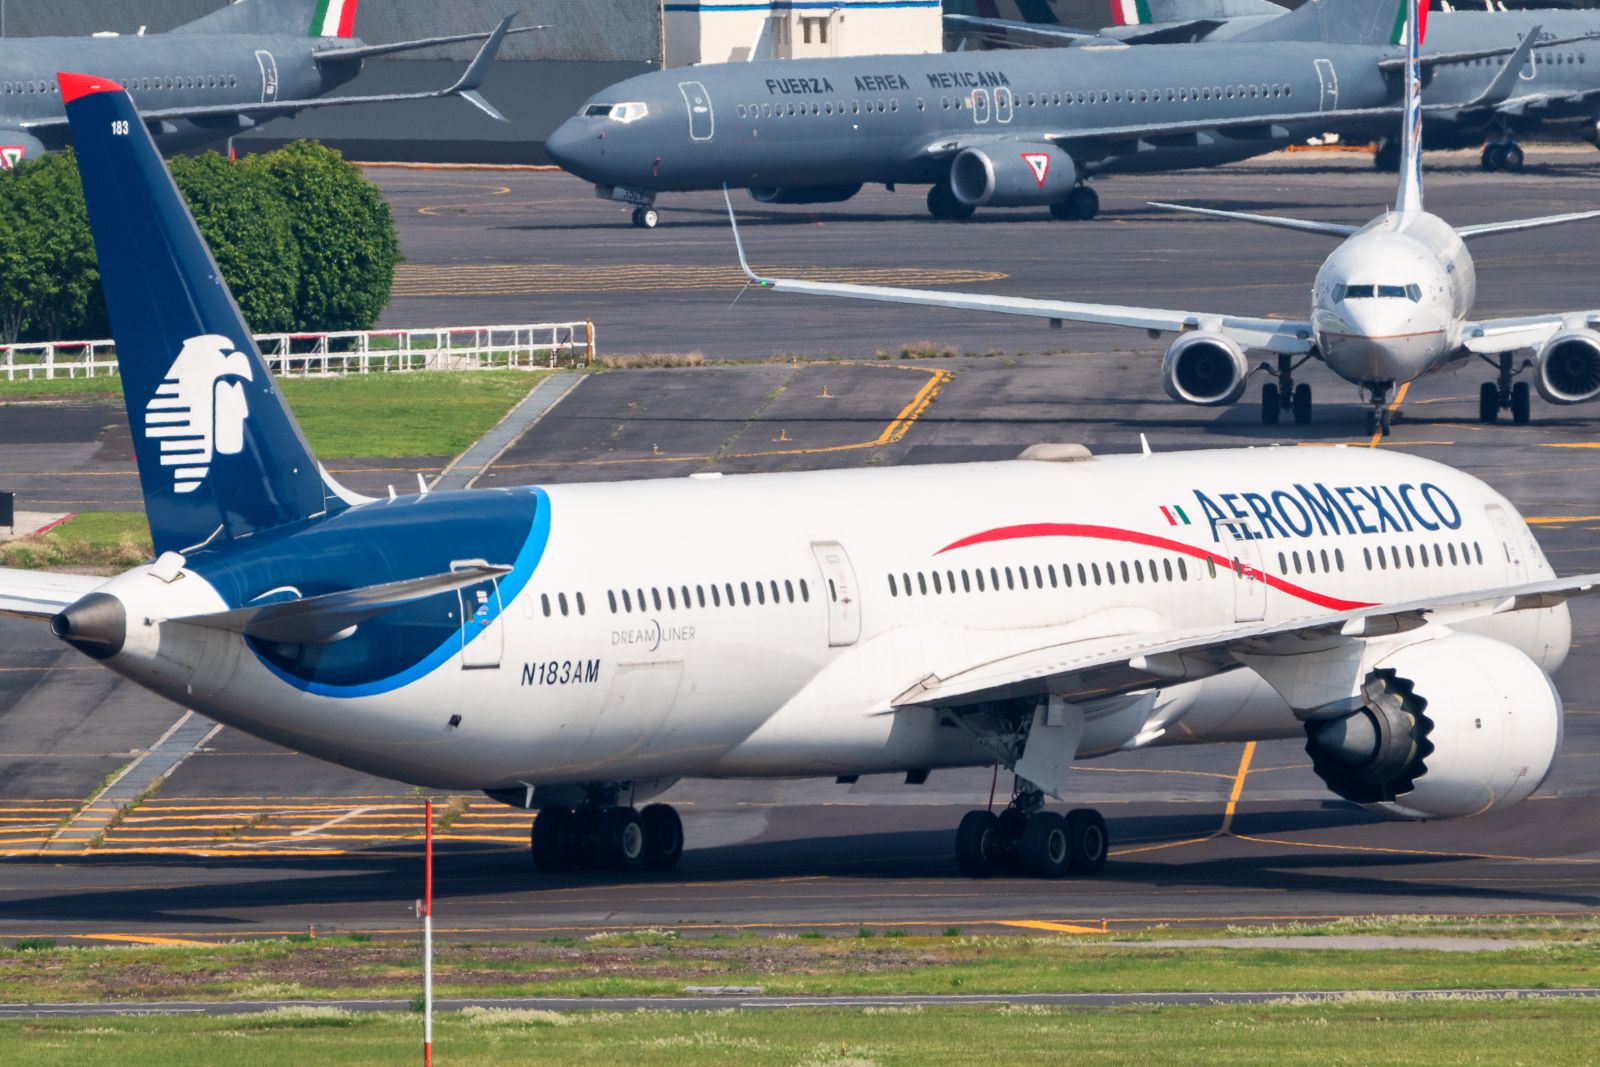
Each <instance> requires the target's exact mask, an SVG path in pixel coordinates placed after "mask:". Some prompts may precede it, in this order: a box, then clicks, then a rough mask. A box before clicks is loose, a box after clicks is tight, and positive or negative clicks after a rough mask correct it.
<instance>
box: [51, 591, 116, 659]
mask: <svg viewBox="0 0 1600 1067" xmlns="http://www.w3.org/2000/svg"><path fill="white" fill-rule="evenodd" d="M50 632H51V633H53V634H55V635H56V636H57V637H59V638H60V639H61V640H63V641H65V642H66V643H67V644H69V645H71V646H72V647H73V648H75V649H77V650H78V651H79V652H82V653H83V654H84V655H86V656H90V657H93V658H94V659H110V658H111V657H112V656H115V655H116V654H117V653H118V652H121V651H122V644H123V642H124V641H125V640H127V636H128V612H127V609H125V608H124V607H123V606H122V601H120V600H118V599H117V598H116V597H114V596H112V595H111V594H110V593H90V594H89V595H88V596H86V597H84V598H83V599H81V600H79V601H77V602H75V603H73V604H69V605H68V606H67V607H66V608H65V609H63V610H62V611H61V613H60V614H58V615H55V616H53V617H52V618H51V619H50Z"/></svg>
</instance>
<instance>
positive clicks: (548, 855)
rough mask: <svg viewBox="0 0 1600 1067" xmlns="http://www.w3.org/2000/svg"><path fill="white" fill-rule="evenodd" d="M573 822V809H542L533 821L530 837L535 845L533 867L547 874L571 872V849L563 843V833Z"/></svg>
mask: <svg viewBox="0 0 1600 1067" xmlns="http://www.w3.org/2000/svg"><path fill="white" fill-rule="evenodd" d="M571 821H572V809H571V808H540V809H539V814H538V816H537V817H535V818H534V820H533V829H532V830H531V831H530V835H529V836H530V837H531V839H532V844H533V865H534V866H535V867H537V868H539V870H541V871H543V872H545V873H546V874H554V873H555V872H557V871H565V870H570V869H571V868H572V866H573V862H572V861H573V857H572V855H571V849H570V848H568V847H567V845H566V844H565V842H563V841H562V831H563V830H565V829H566V828H567V826H568V825H569V824H570V823H571Z"/></svg>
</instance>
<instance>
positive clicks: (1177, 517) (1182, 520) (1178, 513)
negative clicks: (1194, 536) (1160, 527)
mask: <svg viewBox="0 0 1600 1067" xmlns="http://www.w3.org/2000/svg"><path fill="white" fill-rule="evenodd" d="M1161 514H1162V515H1164V516H1165V517H1166V520H1167V525H1168V526H1188V525H1189V516H1188V515H1186V514H1184V510H1183V508H1181V507H1179V506H1178V505H1177V504H1174V505H1172V506H1171V507H1170V508H1169V507H1167V506H1165V505H1162V508H1161Z"/></svg>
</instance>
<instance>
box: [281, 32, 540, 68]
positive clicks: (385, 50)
mask: <svg viewBox="0 0 1600 1067" xmlns="http://www.w3.org/2000/svg"><path fill="white" fill-rule="evenodd" d="M549 28H550V27H549V26H518V27H517V28H516V29H514V30H507V31H506V36H507V37H513V36H515V35H517V34H519V33H532V32H534V31H535V30H547V29H549ZM492 36H494V31H493V30H481V31H479V32H478V33H453V34H451V35H449V36H448V37H420V38H418V39H417V40H414V41H396V42H395V43H393V44H364V45H360V46H359V47H355V48H322V49H318V50H317V51H315V52H312V53H311V58H312V59H314V60H316V61H317V62H318V63H343V62H348V61H349V60H352V59H371V58H372V57H373V56H388V55H393V54H394V53H396V52H415V51H417V50H419V49H422V48H437V47H439V46H440V45H447V44H461V43H463V42H465V41H481V40H484V39H485V38H487V37H492Z"/></svg>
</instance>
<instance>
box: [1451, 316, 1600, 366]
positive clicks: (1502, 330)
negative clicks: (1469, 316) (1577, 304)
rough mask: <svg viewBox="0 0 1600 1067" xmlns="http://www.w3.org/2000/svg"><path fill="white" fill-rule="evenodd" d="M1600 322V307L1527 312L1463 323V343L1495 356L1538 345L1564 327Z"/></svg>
mask: <svg viewBox="0 0 1600 1067" xmlns="http://www.w3.org/2000/svg"><path fill="white" fill-rule="evenodd" d="M1597 324H1600V309H1597V310H1594V311H1576V312H1567V313H1565V314H1549V315H1527V316H1523V317H1521V318H1510V319H1483V320H1481V321H1478V322H1467V323H1464V324H1463V327H1462V331H1463V332H1462V335H1461V346H1462V347H1463V348H1465V349H1466V350H1467V351H1468V352H1475V353H1477V354H1478V355H1483V356H1493V355H1498V354H1500V353H1501V352H1515V351H1517V350H1518V349H1522V348H1538V347H1539V346H1540V345H1542V344H1544V343H1545V342H1546V341H1548V340H1549V339H1550V338H1551V337H1552V336H1554V335H1555V334H1557V333H1559V332H1560V331H1561V330H1563V329H1569V328H1579V327H1588V328H1590V329H1593V328H1594V327H1595V326H1596V325H1597Z"/></svg>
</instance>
